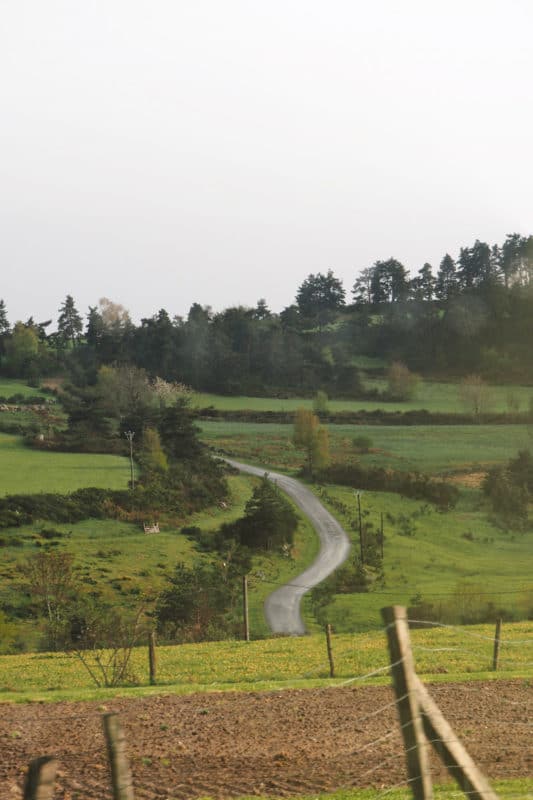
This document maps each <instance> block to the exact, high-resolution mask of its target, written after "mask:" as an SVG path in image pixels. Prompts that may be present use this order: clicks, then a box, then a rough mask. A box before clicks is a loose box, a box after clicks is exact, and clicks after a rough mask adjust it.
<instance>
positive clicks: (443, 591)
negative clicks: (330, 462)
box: [323, 486, 533, 631]
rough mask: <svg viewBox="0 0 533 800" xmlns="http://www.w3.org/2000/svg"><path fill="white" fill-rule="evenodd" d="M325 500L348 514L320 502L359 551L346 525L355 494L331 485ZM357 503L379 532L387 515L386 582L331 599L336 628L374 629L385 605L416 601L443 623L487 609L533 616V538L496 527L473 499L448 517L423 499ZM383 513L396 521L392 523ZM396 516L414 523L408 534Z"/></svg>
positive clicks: (382, 497)
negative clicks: (427, 603) (335, 502)
mask: <svg viewBox="0 0 533 800" xmlns="http://www.w3.org/2000/svg"><path fill="white" fill-rule="evenodd" d="M327 495H328V496H330V497H333V498H336V499H337V500H340V501H341V502H342V503H344V504H345V505H346V506H347V507H348V508H349V509H350V512H349V515H348V516H345V515H343V514H341V513H339V512H338V511H336V510H335V508H333V507H330V506H329V504H328V501H327V500H326V501H324V500H323V502H325V505H326V506H328V507H330V511H331V512H332V513H333V514H334V515H335V516H336V517H337V518H338V519H339V521H340V522H341V524H343V526H344V527H345V529H346V530H347V531H348V532H350V531H351V536H352V541H353V543H354V552H357V551H358V532H357V531H353V530H351V526H350V520H351V519H354V518H355V517H356V500H355V497H354V492H353V490H351V489H348V488H342V487H330V486H328V487H327ZM361 505H362V509H363V512H364V513H368V517H367V519H368V520H369V521H370V522H372V523H373V524H374V526H375V528H376V529H378V528H379V526H380V523H381V517H380V515H381V513H383V514H384V534H385V545H384V562H383V563H384V572H385V582H384V584H379V585H378V584H376V585H375V586H374V587H373V588H372V590H371V591H370V592H367V593H359V594H345V595H337V596H336V598H335V601H334V603H333V604H332V605H331V606H329V608H328V619H329V621H330V622H332V623H333V624H335V625H336V626H337V629H338V630H342V631H357V630H366V629H369V628H374V627H377V626H379V625H380V616H379V609H380V608H381V607H382V606H383V605H387V604H389V603H393V604H400V605H406V606H407V605H412V604H413V602H412V598H413V597H414V596H415V595H421V596H422V598H423V599H424V600H426V601H430V602H431V603H433V605H434V607H435V610H436V611H437V617H438V619H440V620H442V621H446V620H447V619H454V618H459V617H460V616H461V615H462V614H465V613H471V612H473V613H475V612H476V609H482V608H484V607H485V606H486V604H487V603H493V605H494V608H495V610H502V609H507V611H508V613H509V614H513V615H515V616H516V617H518V618H524V617H527V616H528V615H530V614H532V613H533V578H532V576H531V549H532V537H533V534H532V532H531V531H528V532H527V533H516V532H512V531H506V530H502V529H501V528H499V527H497V526H496V525H495V524H493V522H491V521H490V519H489V518H488V515H487V512H486V510H485V509H483V508H479V505H478V504H477V502H476V498H475V494H474V493H468V492H467V493H465V494H464V496H463V498H462V499H461V502H460V503H459V505H458V507H457V508H456V509H455V510H454V511H450V512H447V513H445V514H443V513H440V512H438V511H436V510H434V509H432V508H431V507H430V506H428V505H426V504H424V503H421V502H420V501H416V500H410V499H407V498H403V497H400V496H399V495H395V494H388V493H385V492H363V493H362V495H361ZM422 509H423V511H422ZM421 511H422V513H420V512H421ZM388 514H390V515H392V517H393V518H394V520H395V521H394V522H391V521H389V519H388V518H387V515H388ZM400 515H404V516H405V517H409V518H410V520H411V522H412V523H413V525H414V532H413V535H412V536H406V535H404V533H403V532H402V527H401V524H400V523H399V517H400ZM413 515H415V516H413ZM496 613H497V611H495V614H496Z"/></svg>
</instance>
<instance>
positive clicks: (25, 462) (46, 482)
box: [0, 434, 130, 495]
mask: <svg viewBox="0 0 533 800" xmlns="http://www.w3.org/2000/svg"><path fill="white" fill-rule="evenodd" d="M129 478H130V464H129V459H127V458H123V457H122V456H112V455H100V454H93V453H54V452H45V451H41V450H32V449H31V448H28V447H25V446H24V444H23V442H22V439H21V437H20V436H11V435H9V434H0V494H2V495H6V494H33V493H36V492H72V491H74V490H75V489H80V488H82V487H84V486H96V487H100V488H105V489H125V488H126V487H127V485H128V480H129Z"/></svg>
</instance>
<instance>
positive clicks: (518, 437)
mask: <svg viewBox="0 0 533 800" xmlns="http://www.w3.org/2000/svg"><path fill="white" fill-rule="evenodd" d="M200 427H201V429H202V435H203V438H204V440H205V441H206V442H207V443H208V444H210V445H211V446H212V447H214V448H218V449H221V450H223V451H224V453H226V454H228V455H232V456H235V457H238V458H242V459H243V460H245V461H249V462H250V463H253V464H258V465H263V466H265V467H268V468H270V469H275V468H278V469H283V470H289V471H291V470H296V469H298V468H299V467H301V465H302V463H303V461H304V456H303V453H302V452H300V451H297V450H296V449H295V448H294V445H293V444H292V432H293V428H292V425H283V424H279V423H270V422H268V423H245V422H202V423H201V425H200ZM327 428H328V432H329V442H330V451H331V455H332V457H333V458H334V459H337V460H343V459H346V458H347V457H351V458H359V459H360V461H361V463H362V464H378V465H380V466H387V467H392V468H394V469H399V470H403V471H410V470H420V471H422V472H427V473H430V474H448V473H450V472H459V471H468V470H476V469H478V468H483V467H486V466H491V465H494V464H498V463H503V462H504V461H507V460H509V458H511V457H513V456H515V455H516V453H517V451H518V450H519V449H523V448H527V447H531V448H532V449H533V428H532V427H530V426H526V425H446V426H431V425H413V426H410V425H409V426H390V425H387V426H385V425H383V426H381V425H379V426H378V425H328V426H327ZM356 436H368V437H370V439H371V440H372V443H373V446H372V452H371V453H369V454H367V455H360V454H358V453H357V452H356V450H355V448H354V445H353V439H354V437H356Z"/></svg>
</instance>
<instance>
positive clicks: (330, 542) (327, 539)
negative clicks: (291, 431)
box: [226, 459, 350, 636]
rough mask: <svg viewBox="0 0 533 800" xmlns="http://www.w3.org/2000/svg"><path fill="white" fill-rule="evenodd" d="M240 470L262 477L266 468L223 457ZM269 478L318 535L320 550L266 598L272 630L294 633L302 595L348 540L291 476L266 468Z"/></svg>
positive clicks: (342, 555) (298, 630)
mask: <svg viewBox="0 0 533 800" xmlns="http://www.w3.org/2000/svg"><path fill="white" fill-rule="evenodd" d="M226 460H227V461H228V463H229V464H232V465H233V466H234V467H236V468H237V469H238V470H241V471H242V472H249V473H250V474H252V475H258V476H259V477H263V475H264V474H265V473H266V472H267V471H266V470H265V469H261V467H252V466H250V465H249V464H242V463H240V462H239V461H233V460H232V459H226ZM267 474H268V478H269V480H271V481H274V483H276V484H277V486H279V488H280V489H281V490H282V491H284V492H285V493H286V494H288V495H289V497H291V498H292V499H293V500H294V502H295V503H296V505H297V506H298V507H299V508H301V510H302V511H303V512H304V514H305V515H306V517H308V518H309V519H310V521H311V524H312V525H313V527H314V529H315V530H316V532H317V534H318V536H319V539H320V552H319V554H318V555H317V557H316V558H315V560H314V561H313V563H312V564H311V566H310V567H308V568H307V569H306V570H305V572H302V573H301V575H298V577H296V578H293V580H292V581H291V582H290V583H287V584H285V586H282V587H281V588H280V589H276V591H275V592H273V593H272V594H271V595H269V596H268V597H267V599H266V601H265V616H266V619H267V622H268V624H269V626H270V628H271V630H272V632H273V633H288V634H292V635H295V636H301V635H302V634H304V633H305V632H306V631H305V625H304V623H303V620H302V616H301V614H300V603H301V600H302V597H303V595H304V594H305V593H306V592H307V591H309V589H312V588H313V586H317V584H319V583H321V582H322V581H323V580H324V579H325V578H327V577H328V575H330V574H331V573H332V572H333V570H335V569H337V567H338V566H340V565H341V564H342V562H343V561H345V560H346V558H347V557H348V553H349V551H350V542H349V539H348V536H347V535H346V533H345V531H344V530H343V528H342V527H341V526H340V525H339V523H338V522H337V520H336V519H334V517H332V516H331V514H330V513H329V511H327V510H326V509H325V508H324V506H323V505H322V503H321V502H320V500H318V499H317V498H316V497H315V495H314V494H313V493H312V492H310V491H309V489H306V487H305V486H303V484H301V483H300V482H299V481H297V480H295V479H294V478H288V477H287V476H286V475H280V474H279V473H277V472H268V473H267Z"/></svg>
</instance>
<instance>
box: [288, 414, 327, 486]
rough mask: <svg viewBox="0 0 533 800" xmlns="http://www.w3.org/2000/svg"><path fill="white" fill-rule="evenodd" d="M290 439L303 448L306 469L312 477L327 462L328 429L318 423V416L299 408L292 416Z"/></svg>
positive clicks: (325, 465)
mask: <svg viewBox="0 0 533 800" xmlns="http://www.w3.org/2000/svg"><path fill="white" fill-rule="evenodd" d="M292 440H293V442H294V445H295V446H296V447H298V448H300V449H301V450H305V452H306V455H307V469H306V471H307V472H308V474H309V475H310V476H311V477H312V476H313V475H315V474H316V472H318V471H319V470H321V469H324V467H327V465H328V464H329V439H328V431H327V429H326V428H324V427H322V426H321V425H320V422H319V419H318V417H317V416H316V415H315V414H313V412H312V411H310V410H309V409H307V408H299V409H298V410H297V411H296V416H295V418H294V431H293V436H292Z"/></svg>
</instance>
